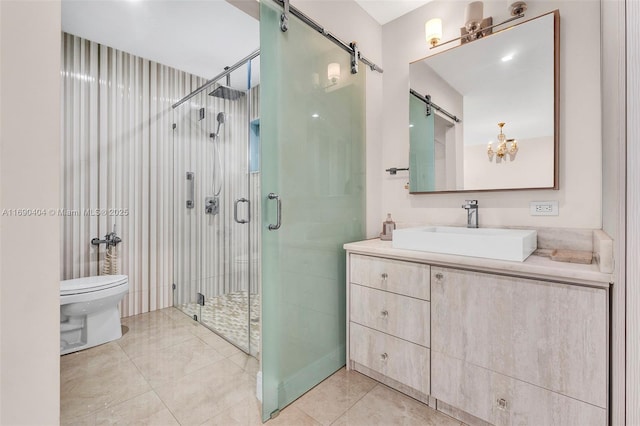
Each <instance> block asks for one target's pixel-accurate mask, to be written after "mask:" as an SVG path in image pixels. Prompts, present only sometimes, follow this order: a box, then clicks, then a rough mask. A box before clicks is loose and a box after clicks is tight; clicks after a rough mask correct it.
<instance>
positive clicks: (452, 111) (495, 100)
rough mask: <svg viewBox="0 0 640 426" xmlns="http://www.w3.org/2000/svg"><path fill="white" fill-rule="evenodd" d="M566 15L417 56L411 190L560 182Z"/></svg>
mask: <svg viewBox="0 0 640 426" xmlns="http://www.w3.org/2000/svg"><path fill="white" fill-rule="evenodd" d="M559 21H560V16H559V13H558V11H557V10H556V11H553V12H550V13H547V14H545V15H542V16H539V17H537V18H534V19H531V20H528V21H525V22H523V23H520V24H518V25H514V26H512V27H510V28H508V29H505V30H502V31H499V32H496V33H494V34H493V35H491V36H488V37H485V38H482V39H480V40H476V41H474V42H472V43H467V44H463V45H460V46H457V47H454V48H451V49H449V50H446V51H442V52H439V53H436V54H433V55H431V56H429V57H427V58H424V59H421V60H418V61H416V62H413V63H411V65H410V90H409V117H410V118H409V119H410V123H409V127H410V129H409V130H410V154H409V192H411V193H430V192H453V191H496V190H507V189H558V187H559V186H558V138H559V134H558V122H559V117H558V111H559V109H558V96H559V94H558V81H559V75H558V74H559V73H558V67H559V59H560V58H559V38H558V37H559ZM499 123H500V124H502V123H504V124H502V126H500V125H499Z"/></svg>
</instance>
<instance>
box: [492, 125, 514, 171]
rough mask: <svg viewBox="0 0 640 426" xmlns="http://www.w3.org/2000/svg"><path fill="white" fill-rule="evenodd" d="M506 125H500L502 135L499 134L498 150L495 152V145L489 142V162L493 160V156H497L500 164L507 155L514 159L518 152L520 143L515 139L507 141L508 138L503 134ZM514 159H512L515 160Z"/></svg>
mask: <svg viewBox="0 0 640 426" xmlns="http://www.w3.org/2000/svg"><path fill="white" fill-rule="evenodd" d="M504 125H505V123H498V127H500V133H498V146H497V147H496V150H495V151H494V150H493V143H492V142H489V144H488V145H487V156H488V157H489V161H491V160H493V156H494V155H495V156H496V162H500V161H501V160H502V159H503V158H504V157H505V155H507V154H509V155H511V156H512V157H513V156H515V155H516V153H517V152H518V141H517V140H515V139H507V136H506V135H505V134H504V133H503V131H502V128H503V127H504ZM513 159H514V158H512V160H513Z"/></svg>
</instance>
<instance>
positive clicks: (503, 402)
mask: <svg viewBox="0 0 640 426" xmlns="http://www.w3.org/2000/svg"><path fill="white" fill-rule="evenodd" d="M496 402H497V403H498V408H499V409H500V410H506V409H507V400H506V399H504V398H498V400H497V401H496Z"/></svg>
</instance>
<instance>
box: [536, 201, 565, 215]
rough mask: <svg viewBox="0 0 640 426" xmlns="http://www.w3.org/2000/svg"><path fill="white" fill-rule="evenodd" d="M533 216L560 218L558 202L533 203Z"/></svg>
mask: <svg viewBox="0 0 640 426" xmlns="http://www.w3.org/2000/svg"><path fill="white" fill-rule="evenodd" d="M529 211H530V213H531V216H558V215H559V214H560V212H559V208H558V201H532V202H531V203H529Z"/></svg>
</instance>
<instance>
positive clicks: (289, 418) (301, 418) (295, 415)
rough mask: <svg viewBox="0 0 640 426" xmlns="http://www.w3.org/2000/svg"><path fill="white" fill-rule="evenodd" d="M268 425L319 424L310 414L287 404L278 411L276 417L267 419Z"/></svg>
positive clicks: (304, 425) (315, 425)
mask: <svg viewBox="0 0 640 426" xmlns="http://www.w3.org/2000/svg"><path fill="white" fill-rule="evenodd" d="M267 425H269V426H319V425H320V423H318V422H317V421H315V420H314V419H313V418H312V417H311V416H309V415H308V414H306V413H305V412H304V411H302V410H299V409H297V408H296V407H293V406H289V407H286V408H285V409H284V410H282V411H281V412H280V414H279V415H278V417H276V418H274V419H271V420H269V422H268V423H267Z"/></svg>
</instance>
